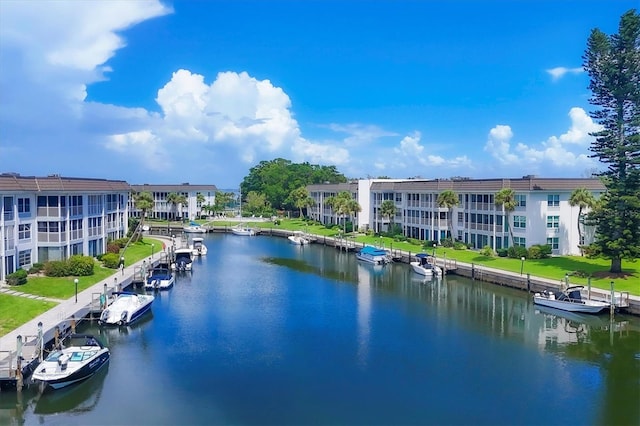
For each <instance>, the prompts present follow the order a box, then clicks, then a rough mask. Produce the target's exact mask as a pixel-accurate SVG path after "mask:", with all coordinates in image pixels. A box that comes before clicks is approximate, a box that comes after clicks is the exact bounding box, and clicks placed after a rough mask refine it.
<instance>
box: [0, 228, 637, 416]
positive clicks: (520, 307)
mask: <svg viewBox="0 0 640 426" xmlns="http://www.w3.org/2000/svg"><path fill="white" fill-rule="evenodd" d="M205 243H206V245H207V246H208V249H209V253H208V255H207V256H206V257H204V258H201V259H197V260H196V261H195V263H194V265H193V271H192V272H190V273H186V274H180V275H178V278H177V281H176V284H175V286H174V288H173V289H171V290H169V291H166V292H161V293H158V294H157V296H156V300H155V301H154V304H153V308H152V312H151V313H150V314H148V315H147V316H145V317H144V319H143V320H141V321H140V322H139V323H137V324H135V325H134V326H131V327H120V328H109V329H101V328H99V327H98V326H97V325H91V324H88V323H85V324H84V325H83V326H82V327H81V329H80V331H82V332H88V333H94V334H96V335H97V336H98V337H99V338H100V339H101V340H102V341H103V343H105V344H106V345H108V346H109V348H110V349H111V362H110V365H109V368H108V370H105V371H103V372H101V373H100V374H99V375H98V376H96V377H93V378H91V379H89V380H88V381H86V382H84V383H81V384H78V385H75V386H72V387H69V388H67V389H63V390H58V391H48V390H47V391H44V392H42V391H41V389H40V387H38V386H31V387H29V388H28V389H25V390H24V391H23V392H21V393H19V394H18V393H15V392H4V393H2V394H0V400H1V401H2V402H1V404H0V413H1V414H0V424H15V425H19V424H47V425H48V424H51V425H94V424H95V425H213V424H229V425H263V424H269V425H471V424H472V425H563V424H564V425H566V424H580V425H599V424H601V425H617V424H635V425H637V424H640V412H639V410H640V409H639V408H638V407H639V405H638V402H639V401H640V322H639V321H638V318H635V317H628V316H622V315H616V317H615V319H614V321H613V322H611V321H610V319H609V316H608V315H604V316H595V317H594V316H579V315H573V316H571V315H566V314H563V315H560V314H559V313H558V312H551V311H544V312H543V311H540V309H539V308H537V307H535V306H534V305H533V304H532V301H531V298H530V296H529V295H527V293H525V292H522V291H517V290H513V289H509V288H504V287H499V286H494V285H491V284H486V283H482V282H477V281H475V282H474V281H471V280H468V279H464V278H460V277H456V276H454V275H449V276H447V277H446V278H445V279H442V280H431V281H424V280H422V279H421V277H419V276H418V275H416V274H414V273H413V272H412V271H411V269H410V267H409V266H408V265H406V264H391V265H387V266H385V267H373V266H372V265H368V264H363V263H361V262H358V261H357V260H356V259H355V255H354V254H353V253H344V252H339V251H338V250H336V249H334V248H328V247H324V246H322V245H319V244H318V245H315V244H314V245H310V246H304V247H300V246H294V245H291V244H289V243H288V240H287V239H282V238H276V237H267V236H257V237H239V236H234V235H207V237H206V239H205Z"/></svg>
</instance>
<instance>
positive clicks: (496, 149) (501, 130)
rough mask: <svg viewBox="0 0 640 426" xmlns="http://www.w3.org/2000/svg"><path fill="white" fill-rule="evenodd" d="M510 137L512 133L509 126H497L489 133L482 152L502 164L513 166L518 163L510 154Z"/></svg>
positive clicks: (516, 158)
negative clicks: (487, 153) (485, 152)
mask: <svg viewBox="0 0 640 426" xmlns="http://www.w3.org/2000/svg"><path fill="white" fill-rule="evenodd" d="M512 137H513V132H512V131H511V127H510V126H506V125H503V124H498V125H497V126H496V127H494V128H493V129H491V130H490V131H489V139H488V140H487V143H486V144H485V146H484V150H485V151H487V152H489V153H490V154H491V155H492V156H493V157H494V158H495V159H497V160H498V161H500V163H502V164H515V163H517V162H518V156H517V155H514V154H513V153H511V152H510V149H511V138H512Z"/></svg>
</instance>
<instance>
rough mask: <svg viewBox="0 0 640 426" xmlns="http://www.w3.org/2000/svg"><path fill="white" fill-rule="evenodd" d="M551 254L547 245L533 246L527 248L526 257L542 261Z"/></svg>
mask: <svg viewBox="0 0 640 426" xmlns="http://www.w3.org/2000/svg"><path fill="white" fill-rule="evenodd" d="M550 254H551V246H550V245H547V244H535V245H532V246H531V247H529V255H528V257H529V258H531V259H544V258H547V257H549V255H550Z"/></svg>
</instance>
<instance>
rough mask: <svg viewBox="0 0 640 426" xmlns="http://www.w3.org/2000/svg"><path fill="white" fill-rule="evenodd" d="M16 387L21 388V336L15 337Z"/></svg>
mask: <svg viewBox="0 0 640 426" xmlns="http://www.w3.org/2000/svg"><path fill="white" fill-rule="evenodd" d="M16 389H18V390H22V336H21V335H18V336H17V337H16Z"/></svg>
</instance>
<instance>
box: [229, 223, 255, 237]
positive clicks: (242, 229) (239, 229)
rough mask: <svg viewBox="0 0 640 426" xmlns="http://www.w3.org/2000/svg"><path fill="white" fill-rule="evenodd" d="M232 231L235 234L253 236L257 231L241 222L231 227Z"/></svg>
mask: <svg viewBox="0 0 640 426" xmlns="http://www.w3.org/2000/svg"><path fill="white" fill-rule="evenodd" d="M231 232H232V233H233V235H240V236H253V235H256V233H257V232H256V230H255V229H253V228H251V227H248V226H245V225H241V224H238V225H236V226H234V227H233V228H231Z"/></svg>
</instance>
